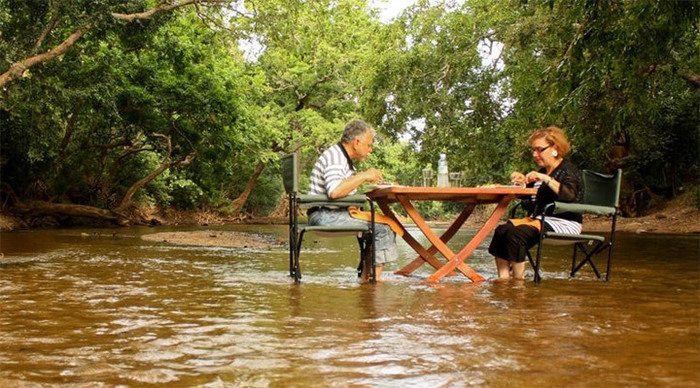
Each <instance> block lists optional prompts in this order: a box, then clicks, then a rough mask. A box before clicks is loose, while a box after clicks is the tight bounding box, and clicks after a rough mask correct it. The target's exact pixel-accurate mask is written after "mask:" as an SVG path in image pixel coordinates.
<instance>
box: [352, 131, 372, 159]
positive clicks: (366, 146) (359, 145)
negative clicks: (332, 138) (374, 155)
mask: <svg viewBox="0 0 700 388" xmlns="http://www.w3.org/2000/svg"><path fill="white" fill-rule="evenodd" d="M373 145H374V135H372V133H371V132H367V133H365V134H364V135H362V136H360V137H357V138H355V139H354V140H353V149H354V151H355V159H356V160H365V159H366V158H367V155H369V154H370V153H371V152H372V147H373Z"/></svg>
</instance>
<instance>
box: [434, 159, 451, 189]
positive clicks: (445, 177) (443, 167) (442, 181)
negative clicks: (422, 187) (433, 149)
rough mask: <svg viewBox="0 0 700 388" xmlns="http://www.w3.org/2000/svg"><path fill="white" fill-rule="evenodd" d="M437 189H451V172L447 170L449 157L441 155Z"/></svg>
mask: <svg viewBox="0 0 700 388" xmlns="http://www.w3.org/2000/svg"><path fill="white" fill-rule="evenodd" d="M437 187H450V178H449V170H448V168H447V155H445V154H440V159H439V160H438V169H437Z"/></svg>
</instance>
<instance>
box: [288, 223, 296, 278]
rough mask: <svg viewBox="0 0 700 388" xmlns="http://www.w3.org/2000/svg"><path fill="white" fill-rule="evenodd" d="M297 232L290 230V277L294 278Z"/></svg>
mask: <svg viewBox="0 0 700 388" xmlns="http://www.w3.org/2000/svg"><path fill="white" fill-rule="evenodd" d="M295 237H296V232H295V231H294V230H292V228H289V277H294V257H295V256H296V239H295Z"/></svg>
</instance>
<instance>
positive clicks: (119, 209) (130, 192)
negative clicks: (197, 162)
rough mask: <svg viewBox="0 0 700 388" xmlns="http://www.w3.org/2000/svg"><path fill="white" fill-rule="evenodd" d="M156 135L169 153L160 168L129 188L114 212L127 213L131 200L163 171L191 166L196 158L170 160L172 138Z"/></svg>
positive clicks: (193, 155)
mask: <svg viewBox="0 0 700 388" xmlns="http://www.w3.org/2000/svg"><path fill="white" fill-rule="evenodd" d="M154 135H155V136H157V137H160V138H163V140H164V141H165V145H166V148H167V152H166V154H165V156H164V157H163V161H162V162H161V163H160V166H158V168H156V169H155V170H153V171H151V173H150V174H148V175H146V176H145V177H143V178H141V179H140V180H138V181H137V182H136V183H134V184H133V185H131V187H129V189H128V190H127V191H126V194H124V197H123V198H122V200H121V202H119V205H118V206H117V207H116V208H115V209H114V210H113V211H115V212H118V213H121V212H123V211H125V210H126V209H127V208H128V207H129V206H131V200H132V198H133V197H134V194H136V192H137V191H138V190H139V189H141V188H142V187H144V186H146V185H147V184H148V183H150V182H151V181H152V180H153V179H155V178H156V177H157V176H158V175H160V174H161V173H162V172H163V171H165V170H167V169H168V168H170V167H172V166H180V165H186V164H189V163H191V162H192V160H193V159H194V157H195V156H196V152H192V153H190V154H189V155H186V156H183V157H181V158H180V159H178V160H176V161H172V160H170V155H171V154H172V151H173V146H172V142H171V140H170V137H169V136H166V135H163V134H160V133H155V134H154Z"/></svg>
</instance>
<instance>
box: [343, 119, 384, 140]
mask: <svg viewBox="0 0 700 388" xmlns="http://www.w3.org/2000/svg"><path fill="white" fill-rule="evenodd" d="M367 132H370V133H371V134H372V135H376V131H375V130H374V128H372V126H371V125H369V124H367V123H366V122H364V121H362V120H360V119H354V120H350V122H349V123H347V124H346V125H345V130H343V136H342V137H341V138H340V142H341V143H349V142H350V141H352V140H353V139H356V138H358V137H360V136H362V135H364V134H365V133H367Z"/></svg>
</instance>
